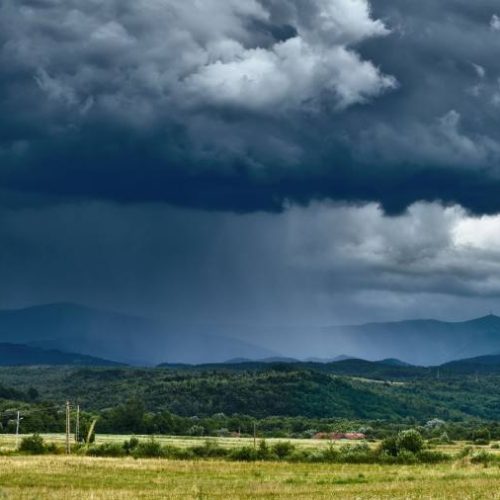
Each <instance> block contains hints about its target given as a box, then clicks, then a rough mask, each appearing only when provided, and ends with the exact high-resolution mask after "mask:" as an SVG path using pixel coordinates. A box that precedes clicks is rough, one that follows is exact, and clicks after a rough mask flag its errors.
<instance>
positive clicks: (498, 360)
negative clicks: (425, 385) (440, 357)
mask: <svg viewBox="0 0 500 500" xmlns="http://www.w3.org/2000/svg"><path fill="white" fill-rule="evenodd" d="M440 369H441V371H442V372H443V373H447V372H449V373H464V374H472V373H474V374H475V373H482V374H483V373H498V374H500V354H495V355H491V356H478V357H476V358H468V359H460V360H457V361H451V362H450V363H445V364H444V365H442V366H441V367H440Z"/></svg>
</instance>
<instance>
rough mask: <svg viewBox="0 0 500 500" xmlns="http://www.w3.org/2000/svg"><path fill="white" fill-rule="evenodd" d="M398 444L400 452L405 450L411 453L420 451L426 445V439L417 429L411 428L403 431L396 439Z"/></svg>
mask: <svg viewBox="0 0 500 500" xmlns="http://www.w3.org/2000/svg"><path fill="white" fill-rule="evenodd" d="M396 444H397V448H398V454H399V453H400V452H401V451H403V450H405V451H410V452H411V453H418V452H419V451H421V450H422V448H423V447H424V440H423V438H422V436H421V434H420V432H418V431H417V430H415V429H409V430H407V431H401V432H400V433H399V434H398V437H397V439H396Z"/></svg>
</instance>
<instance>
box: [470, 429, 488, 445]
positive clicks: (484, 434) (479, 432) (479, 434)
mask: <svg viewBox="0 0 500 500" xmlns="http://www.w3.org/2000/svg"><path fill="white" fill-rule="evenodd" d="M472 440H473V441H474V443H475V444H484V445H486V444H490V440H491V433H490V431H489V429H488V428H486V427H483V428H481V429H476V430H475V431H474V432H473V433H472Z"/></svg>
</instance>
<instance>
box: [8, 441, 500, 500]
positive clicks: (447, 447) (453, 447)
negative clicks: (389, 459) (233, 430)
mask: <svg viewBox="0 0 500 500" xmlns="http://www.w3.org/2000/svg"><path fill="white" fill-rule="evenodd" d="M26 436H28V435H19V442H21V440H22V439H23V437H26ZM41 436H42V437H43V439H44V441H45V442H46V443H54V444H56V445H58V446H60V447H63V446H64V443H65V435H64V434H62V433H60V434H41ZM131 437H132V436H131V435H118V434H97V435H96V438H95V444H97V445H99V444H103V443H120V444H121V443H123V442H124V441H125V440H128V439H130V438H131ZM134 437H136V438H138V439H139V440H141V441H146V440H148V439H151V437H152V436H140V435H135V436H134ZM154 440H155V441H158V442H159V443H160V444H161V445H171V446H175V447H178V448H189V447H192V446H198V445H202V444H204V443H205V442H207V441H210V442H213V443H216V444H217V445H218V446H220V447H222V448H236V447H241V446H253V438H251V437H241V438H238V437H223V438H222V437H196V436H164V435H156V436H154ZM260 440H261V438H260V437H257V444H258V443H259V442H260ZM71 442H72V444H73V440H72V441H71ZM266 442H267V443H268V445H270V446H271V445H273V444H275V443H277V442H290V443H292V444H293V445H295V446H296V447H297V448H299V449H300V448H306V449H312V448H314V449H322V448H328V447H330V446H332V445H333V446H334V447H341V446H346V445H355V444H359V442H360V441H348V440H336V441H329V440H327V439H288V438H266ZM361 442H363V443H367V444H368V445H369V446H370V447H375V446H377V445H378V444H379V442H377V441H373V442H370V441H361ZM464 446H467V443H466V442H465V441H463V442H461V441H457V442H455V443H453V444H439V445H437V446H435V447H434V449H435V450H439V451H442V452H445V453H449V454H454V453H458V452H459V451H460V450H461V449H462V448H463V447H464ZM15 447H16V437H15V435H13V434H0V451H13V450H14V449H15ZM474 448H475V449H478V450H479V449H484V450H486V451H488V452H489V453H494V454H497V455H500V449H496V448H491V446H489V445H485V446H478V445H474ZM0 498H1V497H0Z"/></svg>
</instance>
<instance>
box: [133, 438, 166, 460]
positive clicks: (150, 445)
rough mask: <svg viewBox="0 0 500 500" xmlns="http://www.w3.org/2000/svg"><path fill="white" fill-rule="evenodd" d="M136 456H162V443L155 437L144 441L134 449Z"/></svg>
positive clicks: (134, 455)
mask: <svg viewBox="0 0 500 500" xmlns="http://www.w3.org/2000/svg"><path fill="white" fill-rule="evenodd" d="M132 456H133V457H134V458H161V457H163V456H164V453H163V449H162V447H161V444H160V443H159V442H158V441H155V440H154V439H153V438H151V439H148V440H147V441H142V442H139V443H138V444H137V446H136V447H135V448H134V449H133V450H132Z"/></svg>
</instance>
